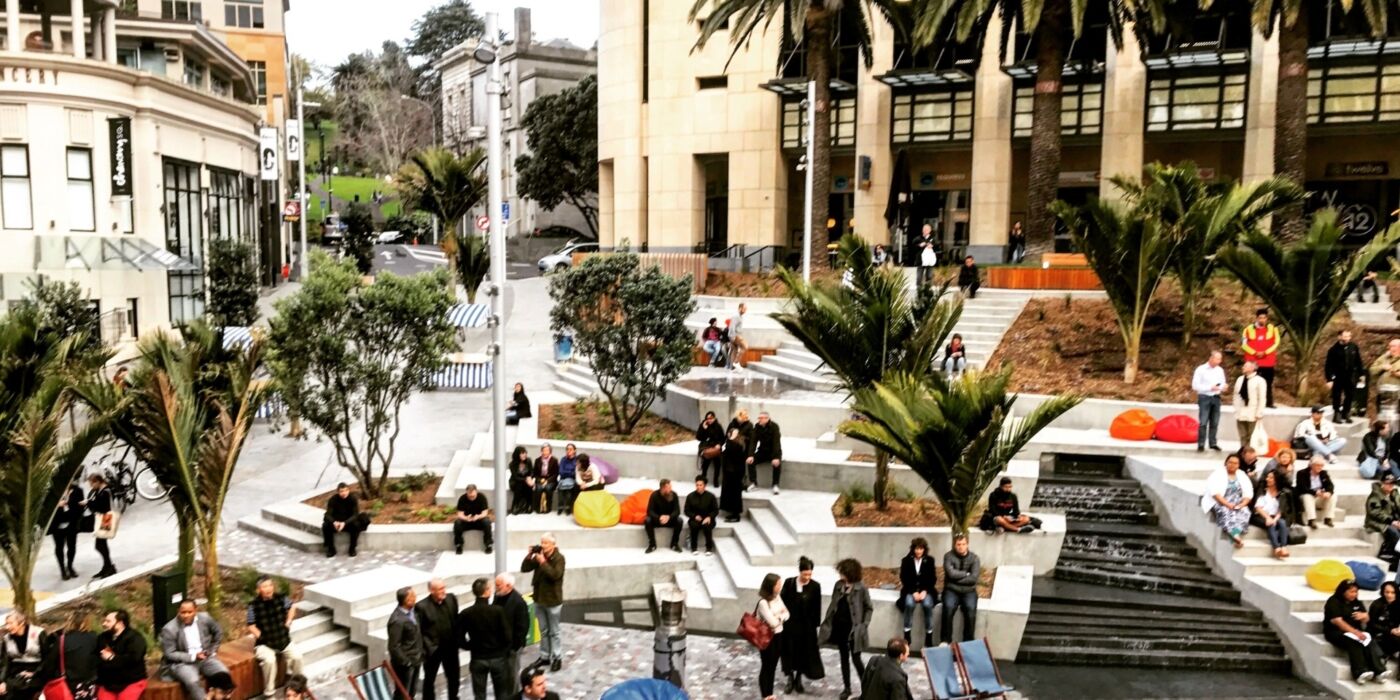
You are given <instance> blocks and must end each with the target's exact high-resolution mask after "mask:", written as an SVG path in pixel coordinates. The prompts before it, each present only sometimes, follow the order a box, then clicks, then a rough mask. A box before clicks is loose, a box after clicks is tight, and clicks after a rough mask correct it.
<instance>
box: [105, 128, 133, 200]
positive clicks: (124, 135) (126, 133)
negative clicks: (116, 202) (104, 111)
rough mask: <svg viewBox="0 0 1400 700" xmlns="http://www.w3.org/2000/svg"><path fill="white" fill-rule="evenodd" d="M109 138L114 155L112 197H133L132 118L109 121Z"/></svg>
mask: <svg viewBox="0 0 1400 700" xmlns="http://www.w3.org/2000/svg"><path fill="white" fill-rule="evenodd" d="M107 136H108V138H109V141H110V145H111V148H110V151H111V153H112V196H113V197H130V196H131V189H132V188H131V118H130V117H113V118H111V119H108V120H107Z"/></svg>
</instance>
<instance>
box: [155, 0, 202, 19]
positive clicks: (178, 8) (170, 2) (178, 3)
mask: <svg viewBox="0 0 1400 700" xmlns="http://www.w3.org/2000/svg"><path fill="white" fill-rule="evenodd" d="M160 18H161V19H178V20H182V21H185V20H189V21H194V22H199V21H202V20H203V19H204V8H203V6H202V5H201V4H200V3H199V2H198V0H161V3H160Z"/></svg>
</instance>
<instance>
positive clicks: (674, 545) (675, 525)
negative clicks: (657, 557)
mask: <svg viewBox="0 0 1400 700" xmlns="http://www.w3.org/2000/svg"><path fill="white" fill-rule="evenodd" d="M683 524H684V523H683V522H682V521H681V499H680V497H679V496H677V495H676V493H675V492H674V491H672V490H671V480H670V479H662V480H661V484H660V486H658V487H657V490H656V491H654V492H652V494H651V499H650V500H648V501H647V517H646V523H645V525H646V531H647V554H651V553H652V552H655V551H656V528H658V527H667V528H670V529H671V551H673V552H679V551H681V525H683Z"/></svg>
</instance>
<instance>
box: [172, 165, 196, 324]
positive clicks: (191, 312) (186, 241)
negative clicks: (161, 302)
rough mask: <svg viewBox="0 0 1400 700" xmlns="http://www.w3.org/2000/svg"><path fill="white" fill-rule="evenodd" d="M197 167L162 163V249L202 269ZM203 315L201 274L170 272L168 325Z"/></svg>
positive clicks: (194, 272)
mask: <svg viewBox="0 0 1400 700" xmlns="http://www.w3.org/2000/svg"><path fill="white" fill-rule="evenodd" d="M199 199H200V197H199V166H198V165H195V164H194V163H186V162H183V161H178V160H166V161H165V247H166V248H167V249H168V250H169V251H170V252H172V253H174V254H176V255H178V256H180V257H181V258H183V259H184V260H185V261H187V262H190V263H193V264H194V265H196V266H198V267H200V268H201V270H202V269H203V264H204V233H203V229H204V218H203V216H202V215H201V208H200V201H199ZM203 315H204V273H203V272H201V271H192V272H171V273H170V322H171V323H172V324H180V323H186V322H189V321H193V320H195V319H197V318H199V317H201V316H203Z"/></svg>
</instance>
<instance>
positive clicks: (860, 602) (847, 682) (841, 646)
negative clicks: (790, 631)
mask: <svg viewBox="0 0 1400 700" xmlns="http://www.w3.org/2000/svg"><path fill="white" fill-rule="evenodd" d="M836 573H837V574H839V575H840V576H841V578H840V580H839V581H837V582H836V587H835V588H833V589H832V590H831V602H830V603H829V604H827V606H826V618H825V619H823V620H822V627H821V634H820V635H819V639H820V640H821V641H822V643H824V644H835V645H836V650H837V651H838V652H839V653H840V658H841V684H842V685H843V686H845V690H842V691H841V700H847V698H849V697H851V662H852V661H854V662H855V666H856V678H860V677H861V676H864V675H865V663H864V662H863V661H861V658H860V650H861V649H864V648H866V647H867V646H869V645H870V632H869V628H870V616H871V614H872V613H873V607H872V606H871V604H870V589H869V588H866V586H865V584H864V583H862V582H861V579H862V578H863V577H864V570H863V569H862V568H861V565H860V562H858V561H856V560H855V559H842V560H841V561H838V562H836Z"/></svg>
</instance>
